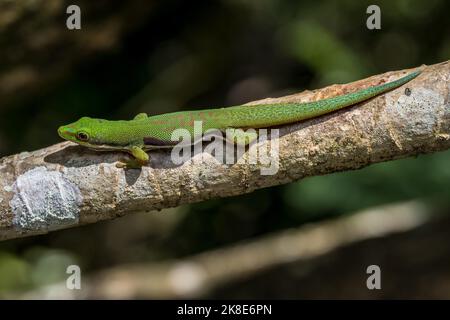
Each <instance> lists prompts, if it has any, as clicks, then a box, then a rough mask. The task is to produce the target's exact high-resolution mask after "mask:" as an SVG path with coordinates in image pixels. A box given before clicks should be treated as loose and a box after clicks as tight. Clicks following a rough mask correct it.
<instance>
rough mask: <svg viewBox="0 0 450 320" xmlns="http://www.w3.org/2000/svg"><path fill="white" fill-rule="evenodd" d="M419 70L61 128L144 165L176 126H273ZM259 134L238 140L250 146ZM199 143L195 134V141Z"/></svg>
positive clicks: (358, 98) (355, 99)
mask: <svg viewBox="0 0 450 320" xmlns="http://www.w3.org/2000/svg"><path fill="white" fill-rule="evenodd" d="M419 74H420V71H414V72H412V73H410V74H408V75H407V76H405V77H403V78H400V79H398V80H395V81H392V82H389V83H385V84H382V85H379V86H374V87H370V88H367V89H363V90H360V91H357V92H354V93H350V94H346V95H342V96H337V97H333V98H329V99H324V100H319V101H315V102H308V103H277V104H261V105H252V106H242V105H241V106H233V107H228V108H220V109H206V110H194V111H180V112H173V113H166V114H161V115H156V116H151V117H148V116H147V115H146V114H145V113H141V114H139V115H137V116H136V117H135V118H134V119H133V120H119V121H109V120H103V119H92V118H88V117H83V118H81V119H80V120H78V121H77V122H74V123H71V124H68V125H65V126H61V127H60V128H59V129H58V133H59V135H60V136H61V137H62V138H63V139H66V140H69V141H73V142H76V143H78V144H80V145H82V146H85V147H88V148H91V149H95V150H100V151H124V152H128V153H129V154H131V155H132V156H133V157H134V160H131V161H125V163H120V164H119V165H118V166H119V167H124V166H126V167H131V168H134V167H140V166H142V165H145V164H147V163H148V161H149V156H148V154H147V153H146V151H148V150H151V149H157V148H169V147H172V146H173V145H174V144H175V143H176V142H173V141H171V135H172V132H173V131H174V130H175V129H180V128H184V129H187V130H188V131H189V132H190V134H191V135H194V121H202V133H205V131H207V130H210V129H218V130H220V131H225V130H226V129H229V128H236V129H239V128H255V129H257V128H267V127H271V126H276V125H282V124H288V123H293V122H298V121H301V120H305V119H309V118H314V117H317V116H320V115H323V114H326V113H329V112H332V111H335V110H338V109H342V108H345V107H348V106H351V105H354V104H357V103H359V102H362V101H365V100H367V99H370V98H372V97H375V96H377V95H380V94H382V93H384V92H386V91H389V90H392V89H395V88H397V87H399V86H401V85H403V84H405V83H407V82H408V81H410V80H412V79H414V78H415V77H417V76H418V75H419ZM256 138H257V136H254V137H250V138H246V139H245V140H237V142H238V143H243V144H248V143H250V142H251V141H253V140H254V139H256ZM193 141H195V138H194V140H193Z"/></svg>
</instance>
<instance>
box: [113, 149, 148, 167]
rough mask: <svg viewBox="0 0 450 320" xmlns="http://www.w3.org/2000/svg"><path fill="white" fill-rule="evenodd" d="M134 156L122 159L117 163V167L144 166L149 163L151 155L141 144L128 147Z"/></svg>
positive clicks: (128, 150)
mask: <svg viewBox="0 0 450 320" xmlns="http://www.w3.org/2000/svg"><path fill="white" fill-rule="evenodd" d="M126 151H127V152H128V153H130V154H131V155H132V156H133V158H132V159H121V160H120V161H119V162H118V163H117V164H116V167H117V168H127V169H139V168H141V167H142V166H144V165H146V164H148V162H149V160H150V157H149V155H148V154H147V152H145V151H144V149H142V148H141V147H139V146H131V147H129V148H127V149H126Z"/></svg>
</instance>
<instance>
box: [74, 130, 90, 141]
mask: <svg viewBox="0 0 450 320" xmlns="http://www.w3.org/2000/svg"><path fill="white" fill-rule="evenodd" d="M77 139H78V140H80V141H88V140H89V135H88V134H87V133H86V132H82V131H81V132H78V133H77Z"/></svg>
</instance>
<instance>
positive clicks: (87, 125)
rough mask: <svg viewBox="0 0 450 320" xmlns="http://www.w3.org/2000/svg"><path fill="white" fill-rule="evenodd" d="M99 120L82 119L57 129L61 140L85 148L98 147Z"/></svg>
mask: <svg viewBox="0 0 450 320" xmlns="http://www.w3.org/2000/svg"><path fill="white" fill-rule="evenodd" d="M102 121H104V120H101V119H92V118H89V117H83V118H81V119H80V120H78V121H76V122H74V123H71V124H68V125H64V126H61V127H59V128H58V134H59V136H60V137H61V138H63V139H65V140H68V141H72V142H75V143H78V144H80V145H82V146H86V147H96V146H98V144H99V143H98V141H99V139H98V137H97V135H98V132H99V130H98V129H99V128H100V126H101V122H102Z"/></svg>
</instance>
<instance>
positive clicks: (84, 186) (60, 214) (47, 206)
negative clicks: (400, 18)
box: [0, 61, 450, 240]
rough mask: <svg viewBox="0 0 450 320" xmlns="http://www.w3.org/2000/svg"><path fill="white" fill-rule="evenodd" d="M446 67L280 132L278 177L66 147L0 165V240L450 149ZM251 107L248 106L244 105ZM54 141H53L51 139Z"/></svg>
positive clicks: (388, 77) (355, 86)
mask: <svg viewBox="0 0 450 320" xmlns="http://www.w3.org/2000/svg"><path fill="white" fill-rule="evenodd" d="M410 71H411V70H403V71H394V72H388V73H385V74H382V75H377V76H373V77H370V78H367V79H364V80H360V81H357V82H354V83H350V84H346V85H333V86H330V87H326V88H323V89H320V90H315V91H312V92H311V91H307V92H303V93H299V94H295V95H291V96H286V97H281V98H270V99H266V100H262V101H258V102H253V103H261V102H267V103H268V102H307V101H315V100H320V99H324V98H329V97H332V96H336V95H341V94H345V93H348V92H352V91H355V90H359V89H362V88H366V87H369V86H374V85H378V84H381V83H384V82H387V81H392V80H394V79H397V78H399V77H401V76H403V75H405V74H406V73H408V72H410ZM449 77H450V63H449V62H448V61H447V62H444V63H440V64H436V65H432V66H427V67H423V72H422V74H421V75H419V77H417V78H416V79H414V80H413V81H411V82H409V83H407V84H406V85H404V86H402V87H400V88H397V89H396V90H393V91H391V92H388V93H386V94H384V95H381V96H378V97H375V98H374V99H371V100H369V101H366V102H364V103H360V104H358V105H355V106H352V107H349V108H346V109H344V110H341V111H338V112H333V113H331V114H328V115H325V116H322V117H318V118H315V119H311V120H308V121H303V122H299V123H295V124H292V125H287V126H282V127H280V137H279V138H275V139H272V140H268V141H264V142H261V143H258V144H257V145H253V146H251V147H250V150H251V148H261V149H258V150H263V149H264V148H265V147H266V146H267V145H274V143H276V142H277V143H278V144H279V152H278V155H279V161H278V163H277V164H278V170H277V172H276V173H275V174H273V175H262V174H261V168H262V167H263V166H262V165H260V164H247V163H245V160H248V155H249V153H250V152H249V151H248V152H247V153H246V154H245V155H244V156H243V157H242V159H241V161H240V162H238V163H236V164H233V165H226V164H222V163H221V162H219V161H217V160H216V159H215V158H214V157H213V156H211V155H210V154H208V153H207V152H201V153H199V154H197V155H195V156H193V157H192V158H190V159H189V160H188V161H186V162H185V163H183V164H181V165H174V164H173V162H172V161H171V154H170V151H154V152H151V162H150V165H149V166H146V167H143V168H142V170H124V169H118V168H116V167H115V162H116V161H117V160H119V159H120V158H122V157H123V155H122V154H119V153H100V152H95V151H89V150H87V149H85V148H82V147H79V146H75V145H74V144H72V143H69V142H64V143H60V144H57V145H53V146H50V147H48V148H45V149H41V150H38V151H34V152H23V153H20V154H17V155H14V156H9V157H5V158H3V159H1V160H0V239H2V240H4V239H10V238H17V237H22V236H27V235H33V234H40V233H46V232H48V231H51V230H55V229H60V228H67V227H73V226H77V225H82V224H86V223H94V222H97V221H100V220H105V219H112V218H115V217H119V216H121V215H124V214H128V213H132V212H136V211H150V210H155V209H156V210H157V209H162V208H168V207H174V206H178V205H180V204H185V203H193V202H199V201H204V200H207V199H210V198H214V197H226V196H233V195H238V194H244V193H249V192H252V191H254V190H256V189H259V188H264V187H270V186H275V185H280V184H284V183H289V182H292V181H296V180H299V179H302V178H304V177H307V176H314V175H321V174H326V173H331V172H336V171H344V170H352V169H358V168H361V167H364V166H367V165H369V164H372V163H376V162H381V161H387V160H393V159H398V158H403V157H408V156H414V155H418V154H422V153H431V152H436V151H441V150H446V149H448V148H449V147H450V107H449V91H450V86H449ZM249 108H251V106H249ZM55 134H56V133H55Z"/></svg>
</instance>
